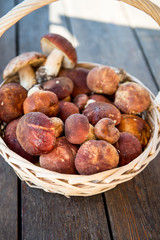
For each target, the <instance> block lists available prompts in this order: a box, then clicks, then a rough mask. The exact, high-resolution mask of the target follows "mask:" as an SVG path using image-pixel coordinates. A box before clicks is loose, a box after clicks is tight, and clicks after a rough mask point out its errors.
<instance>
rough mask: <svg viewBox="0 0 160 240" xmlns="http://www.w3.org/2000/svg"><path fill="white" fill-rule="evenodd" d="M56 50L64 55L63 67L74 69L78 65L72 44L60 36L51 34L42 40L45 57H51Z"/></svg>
mask: <svg viewBox="0 0 160 240" xmlns="http://www.w3.org/2000/svg"><path fill="white" fill-rule="evenodd" d="M54 48H57V49H58V50H60V51H61V52H63V53H64V58H63V63H62V66H64V67H65V68H73V67H74V66H75V64H76V63H77V53H76V50H75V48H74V47H73V46H72V44H71V43H70V42H69V41H68V40H67V39H66V38H64V37H62V36H61V35H58V34H54V33H49V34H46V35H44V36H43V37H42V38H41V49H42V52H43V53H44V54H45V55H47V56H48V55H49V54H50V53H51V52H52V50H53V49H54Z"/></svg>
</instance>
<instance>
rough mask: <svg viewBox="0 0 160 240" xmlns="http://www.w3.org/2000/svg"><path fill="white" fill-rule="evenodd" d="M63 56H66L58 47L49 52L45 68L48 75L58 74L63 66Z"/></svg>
mask: <svg viewBox="0 0 160 240" xmlns="http://www.w3.org/2000/svg"><path fill="white" fill-rule="evenodd" d="M63 57H64V54H63V53H62V52H61V51H60V50H58V49H57V48H54V49H53V50H52V52H51V53H50V54H49V56H48V57H47V60H46V62H45V69H46V73H47V75H51V76H57V75H58V73H59V70H60V68H61V64H62V60H63Z"/></svg>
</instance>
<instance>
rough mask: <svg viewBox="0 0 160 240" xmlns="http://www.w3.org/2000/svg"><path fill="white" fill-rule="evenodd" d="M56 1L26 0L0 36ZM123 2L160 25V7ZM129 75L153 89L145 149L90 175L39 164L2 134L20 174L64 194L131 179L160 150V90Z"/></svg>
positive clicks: (0, 145) (1, 25) (3, 149)
mask: <svg viewBox="0 0 160 240" xmlns="http://www.w3.org/2000/svg"><path fill="white" fill-rule="evenodd" d="M54 1H55V0H45V1H44V0H36V1H35V0H34V1H33V0H25V1H23V2H22V3H21V4H19V5H17V6H16V7H15V8H13V9H12V10H11V11H10V12H9V13H7V14H6V15H5V16H4V17H2V18H1V19H0V36H1V35H2V34H3V33H4V32H5V31H6V30H7V29H8V28H9V27H11V26H12V25H13V24H15V23H16V22H17V21H18V20H20V19H21V18H22V17H23V16H25V15H27V14H28V13H30V12H31V11H33V10H35V9H38V8H40V7H42V6H44V5H47V4H49V3H51V2H54ZM123 2H126V3H128V4H130V5H133V6H135V7H137V8H139V9H141V10H143V11H145V12H146V13H148V14H149V15H151V16H152V17H153V18H154V19H155V20H156V21H157V23H158V24H159V25H160V19H159V18H158V15H159V13H160V9H159V7H157V6H156V5H155V4H153V3H151V2H150V1H149V0H145V1H130V0H124V1H123ZM13 20H14V21H13ZM78 66H79V67H85V68H87V69H92V68H93V67H95V66H97V64H92V63H79V64H78ZM128 75H129V74H128ZM129 76H130V78H131V79H132V80H133V81H134V82H137V83H139V84H141V85H142V86H143V87H145V88H146V89H147V90H148V92H149V93H150V97H151V106H150V108H149V110H148V111H147V113H146V118H147V121H148V122H149V124H150V126H151V128H152V136H151V139H150V141H149V143H148V145H147V147H146V149H145V150H144V151H143V152H142V154H141V155H140V156H138V157H137V158H136V159H134V160H133V161H132V162H130V163H129V164H127V165H125V166H123V167H119V168H115V169H111V170H107V171H104V172H101V173H97V174H93V175H88V176H83V175H73V174H72V175H70V174H61V173H56V172H52V171H49V170H46V169H43V168H41V167H39V166H36V165H34V164H32V163H30V162H29V161H27V160H25V159H24V158H22V157H20V156H19V155H17V154H16V153H14V152H13V151H11V150H10V149H9V148H8V147H7V146H6V144H5V143H4V141H3V139H2V138H0V153H1V155H2V156H3V158H4V159H5V161H6V162H7V163H8V164H9V165H10V166H11V167H12V168H13V169H14V171H15V172H16V174H17V175H18V176H19V178H20V179H21V180H23V181H25V182H26V183H27V184H28V185H29V186H30V187H34V188H40V189H43V190H45V191H47V192H52V193H59V194H63V195H65V196H90V195H95V194H98V193H102V192H105V191H107V190H110V189H112V188H114V187H115V186H116V185H117V184H120V183H123V182H125V181H128V180H130V179H132V178H133V177H134V176H136V175H137V174H139V173H140V172H141V171H142V170H143V169H144V168H145V167H146V166H147V165H148V164H149V163H150V161H152V160H153V159H154V158H155V157H156V155H157V154H158V152H159V150H160V131H159V129H160V109H159V107H160V106H159V102H160V94H158V95H157V97H155V96H154V95H153V93H152V92H150V90H149V89H148V88H147V87H146V86H145V85H143V83H141V82H140V81H139V80H138V79H136V78H135V77H133V76H131V75H129Z"/></svg>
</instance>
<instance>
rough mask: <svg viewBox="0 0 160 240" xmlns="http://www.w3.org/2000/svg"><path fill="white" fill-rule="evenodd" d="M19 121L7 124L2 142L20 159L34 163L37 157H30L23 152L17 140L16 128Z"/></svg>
mask: <svg viewBox="0 0 160 240" xmlns="http://www.w3.org/2000/svg"><path fill="white" fill-rule="evenodd" d="M19 120H20V119H15V120H13V121H11V122H10V123H8V124H7V127H6V129H5V134H4V141H5V143H6V144H7V146H8V147H9V148H10V149H11V150H12V151H14V152H15V153H17V154H19V155H20V156H21V157H23V158H25V159H27V160H28V161H30V162H33V163H35V162H36V161H38V157H36V156H32V155H30V154H29V153H27V152H26V151H24V149H23V148H22V147H21V145H20V144H19V142H18V140H17V136H16V128H17V125H18V122H19Z"/></svg>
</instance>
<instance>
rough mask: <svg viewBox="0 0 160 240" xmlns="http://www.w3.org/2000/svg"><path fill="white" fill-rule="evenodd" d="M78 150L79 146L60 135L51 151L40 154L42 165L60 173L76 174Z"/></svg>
mask: <svg viewBox="0 0 160 240" xmlns="http://www.w3.org/2000/svg"><path fill="white" fill-rule="evenodd" d="M77 150H78V147H77V146H75V145H73V144H71V143H69V142H68V141H67V139H66V138H65V137H60V138H58V139H57V141H56V144H55V146H54V148H53V150H52V151H51V152H49V153H48V154H42V155H41V156H40V166H41V167H43V168H46V169H48V170H51V171H55V172H59V173H65V174H76V173H77V171H76V169H75V165H74V159H75V155H76V153H77Z"/></svg>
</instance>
